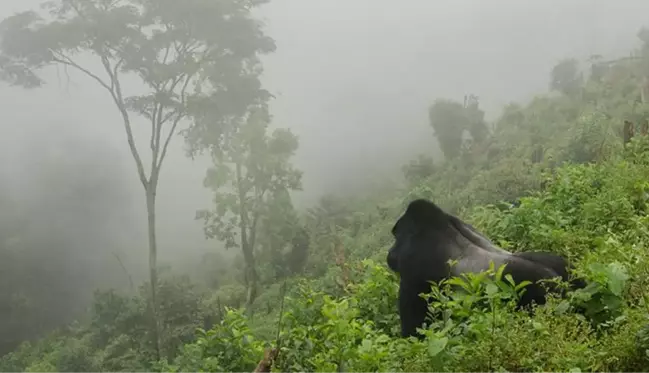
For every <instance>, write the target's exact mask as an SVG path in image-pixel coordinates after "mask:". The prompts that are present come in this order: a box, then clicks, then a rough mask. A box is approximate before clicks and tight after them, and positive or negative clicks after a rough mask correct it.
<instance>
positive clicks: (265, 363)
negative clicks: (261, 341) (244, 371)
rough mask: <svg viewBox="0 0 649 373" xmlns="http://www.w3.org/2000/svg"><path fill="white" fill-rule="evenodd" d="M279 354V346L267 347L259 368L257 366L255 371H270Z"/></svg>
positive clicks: (256, 372)
mask: <svg viewBox="0 0 649 373" xmlns="http://www.w3.org/2000/svg"><path fill="white" fill-rule="evenodd" d="M278 355H279V349H277V348H267V349H265V350H264V358H263V359H261V361H260V362H259V364H257V368H255V370H254V373H258V372H266V373H270V370H271V368H272V367H273V361H275V359H277V356H278Z"/></svg>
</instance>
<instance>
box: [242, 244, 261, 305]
mask: <svg viewBox="0 0 649 373" xmlns="http://www.w3.org/2000/svg"><path fill="white" fill-rule="evenodd" d="M243 259H244V261H245V264H246V265H245V271H246V275H245V281H246V311H247V312H248V313H250V312H251V309H252V303H253V302H254V301H255V299H256V298H257V285H258V284H257V283H258V276H257V269H256V268H255V256H254V253H253V251H252V248H251V247H249V245H248V247H247V248H244V249H243Z"/></svg>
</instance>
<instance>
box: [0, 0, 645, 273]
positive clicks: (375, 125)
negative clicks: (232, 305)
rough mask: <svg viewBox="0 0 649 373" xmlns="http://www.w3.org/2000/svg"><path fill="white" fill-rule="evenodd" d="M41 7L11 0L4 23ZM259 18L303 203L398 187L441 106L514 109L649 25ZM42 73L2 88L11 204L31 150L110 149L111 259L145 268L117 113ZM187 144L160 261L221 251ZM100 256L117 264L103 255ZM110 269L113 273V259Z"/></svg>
mask: <svg viewBox="0 0 649 373" xmlns="http://www.w3.org/2000/svg"><path fill="white" fill-rule="evenodd" d="M38 3H40V2H39V1H34V0H29V1H27V0H20V1H19V0H4V1H2V2H1V3H0V16H2V18H4V17H6V16H9V15H11V14H12V13H13V12H16V11H19V10H24V9H28V8H30V7H32V8H33V7H34V5H36V4H38ZM258 13H259V14H260V15H261V16H262V17H263V18H264V19H265V21H266V23H267V26H268V27H267V31H268V34H269V35H270V36H272V37H273V38H275V40H276V42H277V47H278V48H277V52H276V53H275V54H273V55H270V56H268V57H266V58H264V61H265V74H264V77H263V78H264V82H265V84H266V88H268V89H270V90H271V91H272V92H273V93H274V94H275V95H276V99H275V100H274V101H273V103H272V110H273V114H274V117H275V122H274V124H275V125H276V126H288V127H291V128H292V129H293V130H294V131H295V132H296V133H297V134H298V135H299V137H300V150H299V154H298V156H297V159H296V163H297V164H298V165H299V167H300V168H301V169H302V170H304V171H305V175H304V192H302V193H299V194H298V195H296V199H297V203H298V204H299V205H301V206H305V205H308V204H311V203H313V202H314V201H315V200H316V199H317V198H318V197H319V196H320V195H322V194H323V193H326V192H332V191H333V192H341V191H343V192H344V191H360V190H362V187H363V186H364V185H367V184H368V183H371V182H375V181H376V180H381V179H388V180H390V179H396V178H398V177H399V172H398V171H399V167H400V166H401V165H402V164H403V163H404V162H406V161H407V160H409V159H411V158H412V157H414V156H415V155H416V154H417V153H429V154H433V155H437V154H438V151H437V144H436V143H435V140H434V137H433V135H432V130H431V128H430V127H429V125H428V122H427V107H428V105H429V104H430V103H431V102H432V101H433V100H434V99H435V98H437V97H448V98H454V99H459V100H461V99H462V97H463V95H465V94H468V93H474V94H477V95H478V96H479V97H480V102H481V105H482V107H484V108H485V109H486V110H487V111H488V116H489V117H490V118H494V117H495V116H496V115H497V114H498V110H499V108H501V107H502V106H503V105H504V104H506V103H507V102H509V101H511V100H517V101H522V100H526V99H529V98H530V97H531V96H532V95H533V94H535V93H539V92H542V91H544V90H546V89H547V83H548V74H549V71H550V69H551V68H552V66H553V65H554V64H555V63H556V62H558V60H560V59H561V58H564V57H573V56H574V57H577V58H581V59H585V58H587V57H588V56H590V55H591V54H602V55H605V56H616V55H619V54H622V53H626V52H627V51H628V50H629V49H630V48H632V47H633V46H635V45H636V44H637V43H636V38H635V34H636V32H637V31H638V29H639V28H640V27H642V26H643V25H644V24H645V22H646V23H647V24H649V18H646V17H645V15H646V14H649V2H647V1H643V0H628V1H623V0H618V1H608V0H573V1H570V2H567V1H560V0H553V1H548V0H534V1H531V0H530V1H520V0H518V1H516V0H507V1H505V0H498V1H496V0H492V1H482V0H471V1H469V0H461V1H457V0H452V1H451V0H446V1H433V0H402V1H396V0H391V1H387V0H274V1H273V2H272V3H271V4H269V5H267V6H265V7H264V8H263V9H261V10H260V11H259V12H258ZM47 76H48V78H49V81H48V84H47V86H45V87H44V88H42V89H37V90H23V89H20V88H11V87H7V86H5V85H3V86H1V87H0V102H2V109H3V110H2V111H3V127H2V135H1V136H0V167H1V168H0V180H2V184H3V185H6V186H8V187H10V188H13V193H14V195H20V194H21V192H25V191H28V190H32V191H33V190H37V188H36V189H35V187H34V186H32V187H30V188H26V187H25V183H29V182H30V181H29V180H32V178H33V175H32V174H33V172H34V169H32V168H30V167H33V166H30V165H33V164H34V162H38V158H37V157H42V156H43V155H42V153H40V152H36V151H34V152H31V151H26V150H28V149H30V147H31V146H37V145H38V144H39V142H40V141H42V139H43V138H46V139H48V142H51V143H52V144H54V145H55V146H56V145H57V144H59V142H60V144H63V141H64V139H66V138H68V139H89V140H84V141H93V142H96V143H97V144H100V143H101V144H106V145H108V146H110V147H113V148H115V152H116V154H117V156H115V158H114V160H113V161H114V162H116V163H119V164H120V166H119V167H120V168H121V169H122V170H123V173H122V174H119V175H114V178H115V179H116V180H120V182H123V183H124V186H125V188H127V189H128V190H129V191H130V193H131V194H130V199H129V200H130V201H131V202H130V209H124V208H121V209H122V210H121V211H120V212H119V213H120V214H121V215H120V216H125V217H130V219H126V218H125V219H124V220H123V221H122V222H121V224H122V225H121V226H120V222H117V223H115V225H114V226H110V227H105V229H107V230H111V231H110V232H109V233H112V234H111V235H109V236H113V237H114V239H115V241H114V245H115V247H114V248H112V251H116V252H119V253H120V255H123V256H125V257H128V258H130V261H131V262H141V263H143V262H145V261H146V250H145V247H146V229H145V227H146V220H145V215H144V199H143V192H142V190H141V186H140V185H139V181H138V179H137V176H136V173H135V167H134V165H133V161H132V159H131V158H130V154H129V153H128V148H127V146H126V142H125V136H124V133H123V127H122V124H121V122H120V118H119V115H118V113H117V111H116V110H115V108H114V107H113V106H112V104H111V102H110V101H109V99H108V97H107V96H106V94H105V92H103V91H102V90H101V89H100V88H98V87H97V86H95V85H93V84H92V82H91V81H89V80H88V79H85V78H84V77H83V76H81V75H79V74H74V73H72V72H70V73H69V76H66V72H65V71H63V70H62V69H59V70H58V74H57V72H56V71H49V72H48V74H47ZM134 88H137V87H134ZM142 130H143V131H142V133H145V130H146V128H143V129H142ZM39 138H40V140H37V139H39ZM182 141H183V140H182V138H180V137H177V138H176V139H175V143H174V146H173V151H172V153H171V154H170V155H169V157H168V158H167V160H166V164H165V165H164V169H163V175H162V178H161V182H160V191H159V203H158V205H159V208H158V211H159V219H158V221H159V223H158V232H159V243H160V251H161V257H162V259H163V260H166V261H176V260H178V259H180V258H184V259H186V258H188V257H193V256H194V255H197V254H198V253H199V251H202V250H206V249H210V248H216V247H219V246H220V245H219V244H218V243H215V242H213V241H206V240H204V238H203V235H202V227H201V222H198V221H194V220H193V218H194V214H195V211H196V210H197V209H200V208H204V207H207V206H208V204H209V202H210V195H209V193H208V191H207V190H205V189H204V188H203V186H202V179H203V174H204V172H205V168H206V167H207V165H208V162H207V161H206V160H204V159H199V160H196V161H192V160H190V159H188V158H186V157H185V155H184V153H183V151H182V146H183V144H182ZM60 146H65V145H60ZM88 149H93V146H89V147H88ZM30 153H33V154H35V155H33V157H35V158H36V159H30ZM85 156H86V155H84V154H83V153H80V154H78V157H80V158H84V157H85ZM30 175H31V176H30ZM41 187H43V186H41ZM23 194H24V193H23ZM24 197H25V196H24ZM25 198H29V196H28V195H27V196H26V197H25ZM110 206H111V205H110V204H108V205H106V207H103V208H110ZM120 206H121V205H120ZM61 214H65V211H61ZM81 218H83V217H81ZM68 228H69V229H70V230H69V234H70V237H71V239H72V240H74V239H75V238H74V237H75V231H74V229H73V228H72V227H68ZM102 240H104V238H102ZM111 242H112V241H111ZM110 245H112V243H111V244H108V245H107V246H110ZM102 246H106V245H103V244H102ZM106 250H107V251H108V250H109V249H106ZM101 257H102V258H106V260H111V259H110V257H109V255H108V254H107V253H106V252H103V254H102V256H101ZM106 266H107V267H110V268H112V269H113V270H118V267H116V264H115V263H114V262H110V263H109V262H107V264H106Z"/></svg>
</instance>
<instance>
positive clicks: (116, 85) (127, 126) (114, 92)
mask: <svg viewBox="0 0 649 373" xmlns="http://www.w3.org/2000/svg"><path fill="white" fill-rule="evenodd" d="M101 63H102V65H103V66H104V69H105V70H106V73H108V75H109V76H110V80H111V86H112V87H113V89H111V90H109V91H110V93H111V96H112V97H113V102H115V105H116V106H117V109H118V110H119V112H120V114H122V122H123V123H124V130H125V131H126V139H127V142H128V147H129V150H130V151H131V154H132V155H133V159H134V160H135V166H136V167H137V174H138V176H139V177H140V182H141V183H142V186H144V188H145V189H147V190H148V188H149V180H148V178H147V176H146V172H145V171H144V165H143V164H142V158H141V157H140V153H139V152H138V150H137V146H136V145H135V138H134V137H133V129H132V126H131V118H130V117H129V115H128V111H127V110H126V105H124V97H123V95H122V86H121V84H120V81H119V76H118V73H113V69H112V68H111V66H110V61H109V60H108V57H106V56H105V55H102V56H101ZM115 71H117V70H115Z"/></svg>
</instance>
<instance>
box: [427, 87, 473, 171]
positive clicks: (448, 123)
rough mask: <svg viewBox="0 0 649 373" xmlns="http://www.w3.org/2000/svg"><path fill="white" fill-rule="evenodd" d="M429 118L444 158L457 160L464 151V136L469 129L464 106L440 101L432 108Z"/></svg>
mask: <svg viewBox="0 0 649 373" xmlns="http://www.w3.org/2000/svg"><path fill="white" fill-rule="evenodd" d="M428 118H429V120H430V125H431V126H432V127H433V130H434V131H435V137H436V138H437V141H438V142H439V146H440V148H441V149H442V153H444V157H445V158H446V159H455V158H457V157H458V156H459V155H460V151H461V150H462V142H463V138H462V136H463V135H464V131H465V130H466V129H467V116H466V113H465V108H464V106H463V105H462V104H461V103H459V102H456V101H451V100H442V99H438V100H435V102H434V103H433V105H432V106H431V107H430V109H429V111H428Z"/></svg>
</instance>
